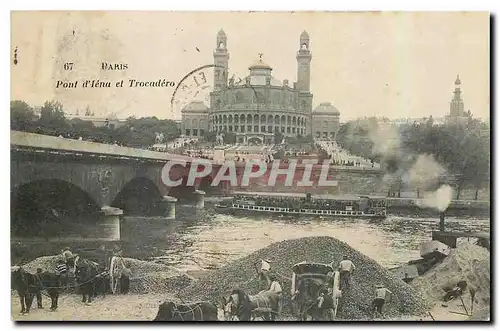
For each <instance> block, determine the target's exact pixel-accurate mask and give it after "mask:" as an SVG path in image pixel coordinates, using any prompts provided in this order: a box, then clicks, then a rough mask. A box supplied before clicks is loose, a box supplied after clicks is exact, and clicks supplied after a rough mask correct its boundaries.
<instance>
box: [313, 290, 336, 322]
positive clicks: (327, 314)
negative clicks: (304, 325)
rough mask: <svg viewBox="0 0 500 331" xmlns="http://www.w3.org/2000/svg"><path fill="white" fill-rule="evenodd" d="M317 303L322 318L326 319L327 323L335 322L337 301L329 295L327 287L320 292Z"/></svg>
mask: <svg viewBox="0 0 500 331" xmlns="http://www.w3.org/2000/svg"><path fill="white" fill-rule="evenodd" d="M316 302H317V303H318V313H319V315H320V318H326V320H327V321H333V320H334V319H335V311H334V308H335V301H334V298H333V296H332V295H331V294H329V293H328V289H327V288H326V287H322V288H321V289H320V290H319V297H318V299H317V300H316Z"/></svg>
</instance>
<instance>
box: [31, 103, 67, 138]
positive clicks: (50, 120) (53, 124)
mask: <svg viewBox="0 0 500 331" xmlns="http://www.w3.org/2000/svg"><path fill="white" fill-rule="evenodd" d="M37 124H38V125H39V126H40V127H42V129H43V130H44V131H45V132H46V133H47V134H61V133H66V132H67V131H68V129H69V128H70V124H69V122H68V121H67V120H66V117H65V115H64V111H63V105H62V104H61V103H60V102H58V101H45V103H44V105H43V107H42V109H41V110H40V119H39V120H38V123H37Z"/></svg>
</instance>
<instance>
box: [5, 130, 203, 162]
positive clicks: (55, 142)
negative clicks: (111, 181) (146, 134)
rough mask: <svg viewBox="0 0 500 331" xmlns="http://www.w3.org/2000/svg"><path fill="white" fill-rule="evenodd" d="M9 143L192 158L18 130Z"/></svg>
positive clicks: (184, 159) (166, 159)
mask: <svg viewBox="0 0 500 331" xmlns="http://www.w3.org/2000/svg"><path fill="white" fill-rule="evenodd" d="M10 144H11V146H20V147H25V148H32V149H47V150H61V151H68V152H75V153H86V154H100V155H113V156H126V157H132V158H141V159H153V160H164V161H171V160H183V161H186V162H191V161H193V160H194V158H192V157H189V156H184V155H178V154H170V153H162V152H154V151H149V150H145V149H138V148H130V147H122V146H114V145H108V144H101V143H95V142H90V141H81V140H75V139H68V138H59V137H53V136H47V135H41V134H35V133H28V132H20V131H11V132H10Z"/></svg>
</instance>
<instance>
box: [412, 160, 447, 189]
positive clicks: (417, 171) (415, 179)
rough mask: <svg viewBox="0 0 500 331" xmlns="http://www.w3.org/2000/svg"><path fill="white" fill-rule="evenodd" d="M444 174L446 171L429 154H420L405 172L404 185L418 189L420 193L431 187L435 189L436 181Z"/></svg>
mask: <svg viewBox="0 0 500 331" xmlns="http://www.w3.org/2000/svg"><path fill="white" fill-rule="evenodd" d="M445 173H446V169H445V168H444V167H443V166H441V165H440V164H439V163H438V162H437V161H436V159H435V158H434V156H432V155H429V154H420V155H418V156H417V157H416V159H415V162H414V163H413V164H412V166H411V168H410V169H409V170H408V171H407V173H406V175H407V176H406V177H405V178H404V179H405V183H407V184H409V185H410V186H411V187H418V188H419V189H421V190H422V191H425V190H427V189H428V188H431V187H436V184H437V183H438V180H439V178H440V177H441V176H443V175H444V174H445Z"/></svg>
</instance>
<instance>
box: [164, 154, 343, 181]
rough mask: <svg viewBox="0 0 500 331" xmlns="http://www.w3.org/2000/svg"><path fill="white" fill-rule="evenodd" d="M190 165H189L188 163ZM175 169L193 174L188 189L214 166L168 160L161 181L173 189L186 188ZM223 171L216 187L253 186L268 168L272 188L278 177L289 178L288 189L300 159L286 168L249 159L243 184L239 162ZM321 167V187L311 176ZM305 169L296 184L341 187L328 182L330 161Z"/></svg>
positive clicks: (222, 166)
mask: <svg viewBox="0 0 500 331" xmlns="http://www.w3.org/2000/svg"><path fill="white" fill-rule="evenodd" d="M188 162H189V164H188ZM174 166H181V167H184V168H186V167H189V174H188V178H187V181H186V183H185V185H186V186H194V185H195V182H196V179H201V178H204V177H206V176H208V175H211V174H212V170H213V163H212V162H211V161H210V160H206V159H194V160H193V161H186V160H171V161H168V162H167V163H166V164H165V165H164V166H163V169H162V173H161V178H162V181H163V184H165V185H166V186H169V187H176V186H179V185H182V182H183V180H182V178H177V179H175V180H172V178H171V177H170V171H171V170H172V168H173V167H174ZM217 166H218V167H219V169H218V170H217V173H216V175H215V177H214V176H212V183H211V185H212V186H218V185H219V184H220V183H221V182H222V181H224V182H229V183H230V184H231V186H248V185H250V179H251V178H258V177H260V176H263V175H264V174H265V173H266V171H268V169H270V171H269V176H268V180H267V185H268V186H275V185H276V180H277V178H278V176H285V178H286V179H285V181H284V182H285V186H293V185H294V175H295V171H296V169H297V160H290V162H289V163H288V164H286V167H283V166H284V164H283V163H281V162H280V161H273V162H271V163H266V162H264V161H260V160H249V161H248V162H246V164H245V166H244V170H243V174H242V175H241V177H240V178H241V182H240V183H238V174H237V171H236V169H237V165H236V162H235V161H225V162H223V163H222V164H217ZM318 166H321V172H320V176H319V179H318V181H317V185H314V184H315V183H314V182H313V181H312V180H311V174H312V170H313V167H318ZM301 170H303V173H302V178H301V179H300V181H297V182H295V185H297V186H302V187H304V186H305V187H307V186H311V187H312V186H330V187H331V186H337V185H338V181H336V180H328V172H329V170H330V162H329V161H326V160H325V161H323V163H322V164H318V160H303V161H302V162H301Z"/></svg>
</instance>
